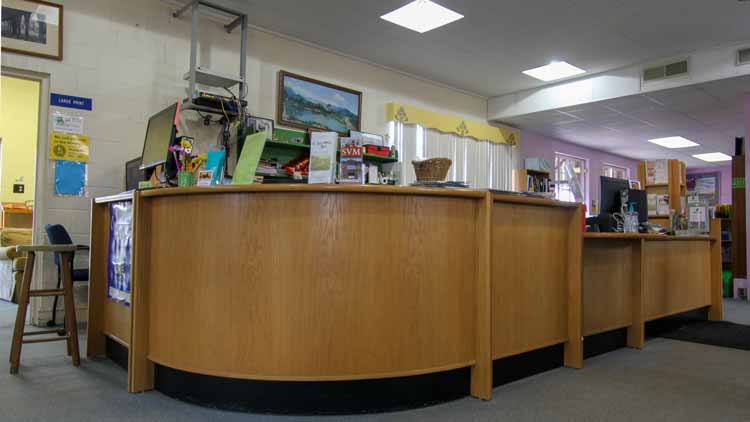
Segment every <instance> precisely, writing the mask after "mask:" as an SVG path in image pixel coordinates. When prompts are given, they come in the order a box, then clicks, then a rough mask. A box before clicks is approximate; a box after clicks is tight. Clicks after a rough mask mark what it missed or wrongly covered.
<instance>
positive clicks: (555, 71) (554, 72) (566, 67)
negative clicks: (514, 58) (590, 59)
mask: <svg viewBox="0 0 750 422" xmlns="http://www.w3.org/2000/svg"><path fill="white" fill-rule="evenodd" d="M523 73H524V74H525V75H529V76H531V77H532V78H537V79H540V80H542V81H544V82H549V81H554V80H557V79H562V78H568V77H570V76H575V75H580V74H581V73H586V71H585V70H583V69H581V68H578V67H575V66H573V65H572V64H570V63H567V62H552V63H550V64H548V65H546V66H541V67H537V68H535V69H529V70H524V71H523Z"/></svg>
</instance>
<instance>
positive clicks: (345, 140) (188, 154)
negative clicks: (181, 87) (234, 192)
mask: <svg viewBox="0 0 750 422" xmlns="http://www.w3.org/2000/svg"><path fill="white" fill-rule="evenodd" d="M180 109H181V104H180V103H175V104H173V105H170V106H169V107H167V108H166V109H164V110H162V111H160V112H159V113H157V114H155V115H154V116H152V117H151V118H150V119H149V123H148V127H147V130H146V139H145V142H144V147H143V154H142V157H141V158H140V159H136V160H131V161H130V162H128V164H127V165H126V186H127V187H128V189H151V188H157V187H171V186H179V187H189V186H194V185H198V186H212V185H223V184H253V183H347V184H375V185H380V184H385V185H395V184H397V183H398V182H399V179H400V167H399V166H394V165H393V164H395V163H397V162H398V151H397V150H396V148H395V147H394V146H393V145H391V144H389V142H387V140H386V137H385V136H382V135H377V134H371V133H366V132H361V131H356V130H349V131H348V132H347V133H346V135H347V136H344V134H342V133H340V132H333V131H319V130H314V129H312V128H307V129H306V130H305V131H302V130H295V129H285V128H276V127H274V126H275V122H274V121H273V120H272V119H266V118H260V117H254V116H250V115H246V114H244V113H242V112H238V113H232V114H231V115H230V114H226V113H224V115H223V117H221V118H220V119H219V120H213V119H211V118H210V117H208V116H206V117H204V124H207V125H210V124H212V123H219V124H220V125H221V130H220V133H219V136H218V142H216V143H215V144H213V145H211V146H210V147H209V148H208V151H198V147H197V146H198V145H201V143H200V142H199V141H200V140H199V139H195V138H194V137H191V136H185V135H184V134H180V133H178V129H177V128H178V127H179V124H178V123H179V116H180ZM240 111H242V110H240ZM233 139H236V142H233ZM133 163H136V164H137V165H138V170H139V171H132V170H131V169H132V168H133V166H134V164H133ZM448 167H450V160H448ZM444 170H445V172H447V168H445V169H444ZM128 178H131V179H133V180H128ZM443 179H444V175H443V177H442V179H434V180H443Z"/></svg>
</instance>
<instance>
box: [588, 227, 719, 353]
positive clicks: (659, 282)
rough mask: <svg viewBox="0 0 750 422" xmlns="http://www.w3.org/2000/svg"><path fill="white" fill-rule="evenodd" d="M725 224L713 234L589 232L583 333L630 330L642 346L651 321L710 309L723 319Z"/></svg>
mask: <svg viewBox="0 0 750 422" xmlns="http://www.w3.org/2000/svg"><path fill="white" fill-rule="evenodd" d="M720 239H721V224H720V221H719V220H713V221H712V222H711V233H710V236H691V237H679V236H678V237H675V236H661V235H643V234H623V233H586V234H585V235H584V247H583V334H584V336H591V335H595V334H599V333H603V332H607V331H612V330H616V329H621V328H627V343H628V346H630V347H635V348H641V347H643V344H644V331H645V330H644V327H645V323H646V322H648V321H653V320H655V319H659V318H663V317H666V316H670V315H675V314H679V313H683V312H686V311H692V310H696V309H701V308H706V307H708V311H709V313H708V316H709V319H711V320H721V319H722V318H723V303H722V286H721V241H720Z"/></svg>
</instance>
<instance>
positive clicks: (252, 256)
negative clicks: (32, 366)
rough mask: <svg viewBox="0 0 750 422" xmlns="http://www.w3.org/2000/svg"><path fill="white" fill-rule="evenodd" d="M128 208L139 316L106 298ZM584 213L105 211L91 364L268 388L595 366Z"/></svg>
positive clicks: (161, 206) (237, 200) (96, 239)
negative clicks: (112, 240) (547, 357)
mask: <svg viewBox="0 0 750 422" xmlns="http://www.w3.org/2000/svg"><path fill="white" fill-rule="evenodd" d="M117 201H133V202H134V205H133V209H134V211H133V227H134V229H133V246H132V251H133V263H132V280H131V284H132V304H131V306H129V307H127V306H124V305H123V304H121V303H115V302H113V301H111V300H110V299H108V298H107V287H106V286H107V260H108V253H107V250H108V248H107V245H108V233H109V224H110V223H109V221H110V218H109V210H110V204H111V203H113V202H117ZM581 221H582V215H581V209H580V208H579V207H578V206H576V205H571V204H567V203H560V202H556V201H551V200H544V199H534V198H525V197H517V196H503V195H495V194H492V193H489V192H483V191H474V190H462V189H457V190H447V189H424V188H408V187H385V186H346V185H248V186H222V187H208V188H195V187H194V188H174V189H162V190H154V191H146V192H140V193H135V194H131V195H130V196H128V195H124V196H115V197H108V198H99V199H96V200H94V203H93V206H92V229H91V245H92V248H91V250H92V254H91V288H90V295H89V335H88V344H87V354H88V356H101V355H104V354H105V338H107V337H108V338H110V339H111V340H113V341H116V342H118V343H119V344H121V345H122V346H125V347H127V348H128V352H129V353H128V355H129V356H128V361H129V371H128V390H129V391H131V392H138V391H145V390H149V389H152V388H153V387H154V364H159V365H163V366H166V367H169V368H173V369H177V370H180V371H187V372H190V373H196V374H206V375H212V376H218V377H226V378H233V379H249V380H273V381H290V382H296V381H336V380H367V379H375V378H394V377H402V376H409V375H417V374H428V373H436V372H441V371H448V370H451V369H454V368H471V393H472V395H474V396H476V397H480V398H483V399H489V398H490V397H491V393H492V360H493V359H498V358H502V357H507V356H511V355H516V354H520V353H524V352H527V351H531V350H535V349H540V348H544V347H547V346H551V345H555V344H564V345H565V363H566V365H568V366H571V367H581V365H582V342H581V338H582V333H581V327H582V323H581V267H580V265H581V249H582V233H581Z"/></svg>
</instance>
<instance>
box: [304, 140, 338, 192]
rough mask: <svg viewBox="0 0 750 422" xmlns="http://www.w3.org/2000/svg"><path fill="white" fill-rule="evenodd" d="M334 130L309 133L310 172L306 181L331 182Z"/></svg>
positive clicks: (334, 153) (334, 163)
mask: <svg viewBox="0 0 750 422" xmlns="http://www.w3.org/2000/svg"><path fill="white" fill-rule="evenodd" d="M338 139H339V135H338V133H336V132H313V133H311V134H310V172H309V175H308V179H307V183H310V184H314V183H333V182H334V170H335V169H336V146H337V143H338Z"/></svg>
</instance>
